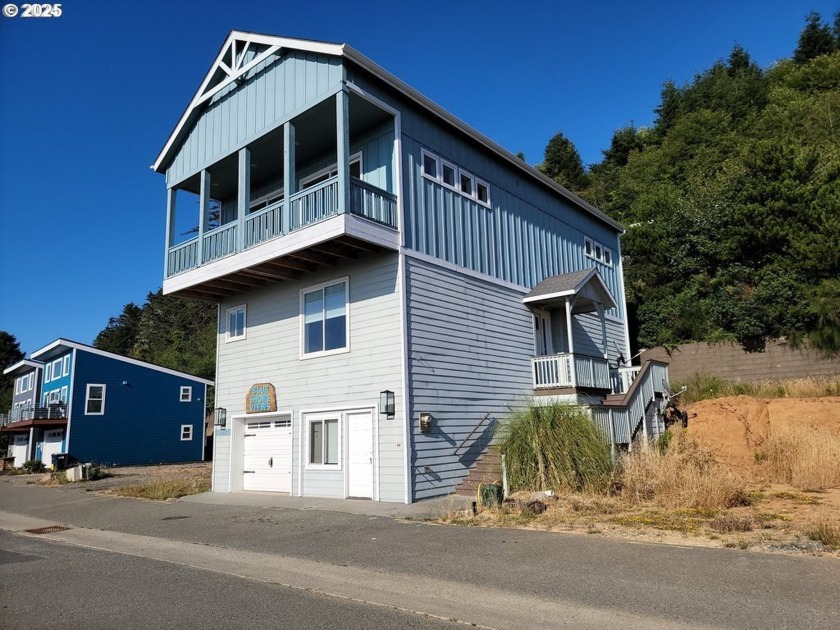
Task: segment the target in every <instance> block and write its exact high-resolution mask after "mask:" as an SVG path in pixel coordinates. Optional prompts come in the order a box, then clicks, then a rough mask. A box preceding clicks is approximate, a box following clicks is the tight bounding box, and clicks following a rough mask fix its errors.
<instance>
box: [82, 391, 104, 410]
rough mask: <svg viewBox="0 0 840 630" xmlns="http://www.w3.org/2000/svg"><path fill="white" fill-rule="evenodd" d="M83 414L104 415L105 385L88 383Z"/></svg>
mask: <svg viewBox="0 0 840 630" xmlns="http://www.w3.org/2000/svg"><path fill="white" fill-rule="evenodd" d="M85 415H86V416H102V415H105V385H99V384H89V385H88V386H87V392H86V394H85Z"/></svg>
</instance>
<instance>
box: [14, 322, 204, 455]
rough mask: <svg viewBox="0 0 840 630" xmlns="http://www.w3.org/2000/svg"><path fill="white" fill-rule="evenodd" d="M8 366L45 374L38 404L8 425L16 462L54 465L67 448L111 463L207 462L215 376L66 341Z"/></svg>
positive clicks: (20, 411)
mask: <svg viewBox="0 0 840 630" xmlns="http://www.w3.org/2000/svg"><path fill="white" fill-rule="evenodd" d="M7 371H14V372H15V374H18V373H20V376H18V377H17V379H16V380H23V381H26V379H28V378H34V377H35V376H37V375H39V374H40V375H41V376H42V378H41V382H40V383H38V385H37V387H36V388H35V389H36V391H38V392H39V393H38V394H37V397H36V398H33V399H32V401H33V403H32V404H31V405H30V406H27V407H26V408H19V409H17V410H15V409H13V410H12V413H11V414H10V422H8V423H7V424H5V426H3V427H2V430H3V431H4V432H7V433H9V434H10V450H11V455H12V456H14V457H15V466H20V465H22V464H23V462H24V461H26V460H30V459H37V460H41V461H42V462H43V463H44V464H45V465H46V466H50V465H51V464H52V455H55V454H59V453H69V454H71V455H72V456H74V457H76V458H78V459H80V460H82V461H85V462H97V463H101V464H107V465H128V464H162V463H175V462H190V461H201V460H202V459H203V456H204V416H205V400H206V395H207V393H206V392H207V386H208V385H212V384H213V382H212V381H208V380H206V379H202V378H198V377H197V376H192V375H190V374H184V373H182V372H177V371H175V370H170V369H167V368H164V367H160V366H157V365H152V364H151V363H145V362H143V361H138V360H136V359H131V358H128V357H123V356H120V355H117V354H113V353H111V352H105V351H103V350H99V349H97V348H93V347H91V346H87V345H84V344H81V343H77V342H74V341H67V340H65V339H58V340H56V341H54V342H53V343H51V344H49V345H47V346H44V347H43V348H41V349H40V350H37V351H36V352H33V353H32V360H28V361H23V362H21V363H19V364H17V365H15V366H12V367H11V368H9V369H8V370H7ZM27 374H30V375H33V376H32V377H28V376H27ZM26 384H27V385H28V383H26ZM35 401H37V402H35Z"/></svg>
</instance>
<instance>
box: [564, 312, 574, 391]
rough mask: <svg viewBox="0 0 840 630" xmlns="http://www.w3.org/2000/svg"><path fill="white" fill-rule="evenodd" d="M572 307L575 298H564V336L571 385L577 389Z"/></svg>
mask: <svg viewBox="0 0 840 630" xmlns="http://www.w3.org/2000/svg"><path fill="white" fill-rule="evenodd" d="M574 306H575V298H574V297H569V298H566V334H567V335H568V336H569V355H570V356H569V365H570V367H571V372H572V374H571V376H572V385H573V386H575V387H577V373H576V370H575V339H574V336H573V334H572V309H573V308H574Z"/></svg>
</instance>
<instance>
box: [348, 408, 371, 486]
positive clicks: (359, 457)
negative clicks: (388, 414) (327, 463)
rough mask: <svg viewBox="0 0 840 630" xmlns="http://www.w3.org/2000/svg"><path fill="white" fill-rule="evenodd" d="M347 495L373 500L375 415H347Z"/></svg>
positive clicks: (358, 413) (362, 413)
mask: <svg viewBox="0 0 840 630" xmlns="http://www.w3.org/2000/svg"><path fill="white" fill-rule="evenodd" d="M347 435H348V439H347V494H348V496H351V497H364V498H368V499H372V498H373V413H372V412H370V411H354V412H350V413H348V414H347Z"/></svg>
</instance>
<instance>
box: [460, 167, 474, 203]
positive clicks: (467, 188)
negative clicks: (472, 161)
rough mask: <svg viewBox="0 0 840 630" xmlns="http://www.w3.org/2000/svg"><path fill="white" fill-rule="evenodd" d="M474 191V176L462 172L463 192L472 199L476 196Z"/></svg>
mask: <svg viewBox="0 0 840 630" xmlns="http://www.w3.org/2000/svg"><path fill="white" fill-rule="evenodd" d="M474 190H475V181H473V176H472V175H470V174H469V173H465V172H464V171H461V192H462V193H464V194H465V195H466V196H467V197H472V196H473V194H474V193H473V191H474Z"/></svg>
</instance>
